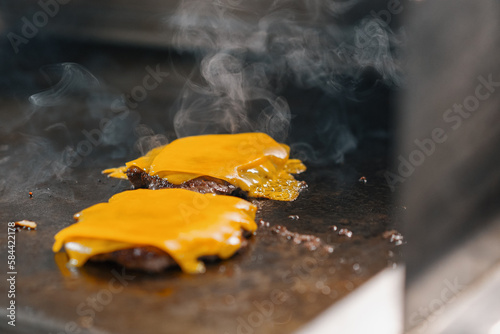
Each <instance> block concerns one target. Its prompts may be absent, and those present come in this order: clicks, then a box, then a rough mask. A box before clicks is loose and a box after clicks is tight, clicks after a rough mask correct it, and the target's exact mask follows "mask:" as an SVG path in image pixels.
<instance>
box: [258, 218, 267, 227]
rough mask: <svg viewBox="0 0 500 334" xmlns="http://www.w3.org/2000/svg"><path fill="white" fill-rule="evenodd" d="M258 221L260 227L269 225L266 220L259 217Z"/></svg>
mask: <svg viewBox="0 0 500 334" xmlns="http://www.w3.org/2000/svg"><path fill="white" fill-rule="evenodd" d="M258 223H259V226H261V227H269V222H266V221H265V220H264V219H259V221H258Z"/></svg>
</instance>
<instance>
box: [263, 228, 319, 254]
mask: <svg viewBox="0 0 500 334" xmlns="http://www.w3.org/2000/svg"><path fill="white" fill-rule="evenodd" d="M271 231H272V232H273V233H276V234H278V235H280V236H282V237H285V238H286V239H287V240H292V241H293V242H294V243H295V244H297V245H300V244H302V243H303V244H304V246H306V247H307V249H309V250H311V251H313V250H316V249H317V248H318V247H319V246H321V244H322V242H321V239H320V238H318V237H316V236H314V235H310V234H300V233H297V232H290V231H289V230H288V229H287V228H286V227H284V226H281V225H275V226H273V227H272V228H271Z"/></svg>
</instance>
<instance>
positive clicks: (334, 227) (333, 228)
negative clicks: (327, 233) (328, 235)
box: [330, 225, 339, 231]
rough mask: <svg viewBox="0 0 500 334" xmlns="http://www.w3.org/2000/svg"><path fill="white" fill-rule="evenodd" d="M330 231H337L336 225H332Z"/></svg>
mask: <svg viewBox="0 0 500 334" xmlns="http://www.w3.org/2000/svg"><path fill="white" fill-rule="evenodd" d="M330 229H331V230H332V231H337V230H338V229H339V228H338V227H337V225H332V226H330Z"/></svg>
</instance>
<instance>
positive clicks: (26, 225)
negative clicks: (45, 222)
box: [14, 220, 37, 231]
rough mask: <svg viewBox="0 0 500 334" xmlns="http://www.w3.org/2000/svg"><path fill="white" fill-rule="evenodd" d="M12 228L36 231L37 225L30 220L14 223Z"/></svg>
mask: <svg viewBox="0 0 500 334" xmlns="http://www.w3.org/2000/svg"><path fill="white" fill-rule="evenodd" d="M14 226H15V227H16V228H17V230H18V231H19V230H21V229H25V230H36V227H37V224H36V223H35V222H34V221H31V220H20V221H17V222H15V224H14Z"/></svg>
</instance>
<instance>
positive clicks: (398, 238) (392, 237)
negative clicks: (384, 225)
mask: <svg viewBox="0 0 500 334" xmlns="http://www.w3.org/2000/svg"><path fill="white" fill-rule="evenodd" d="M382 237H383V238H384V239H389V242H393V243H394V244H395V245H396V246H399V245H401V244H403V240H404V238H403V236H402V235H401V233H399V232H398V231H396V230H390V231H385V232H384V233H382Z"/></svg>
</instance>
